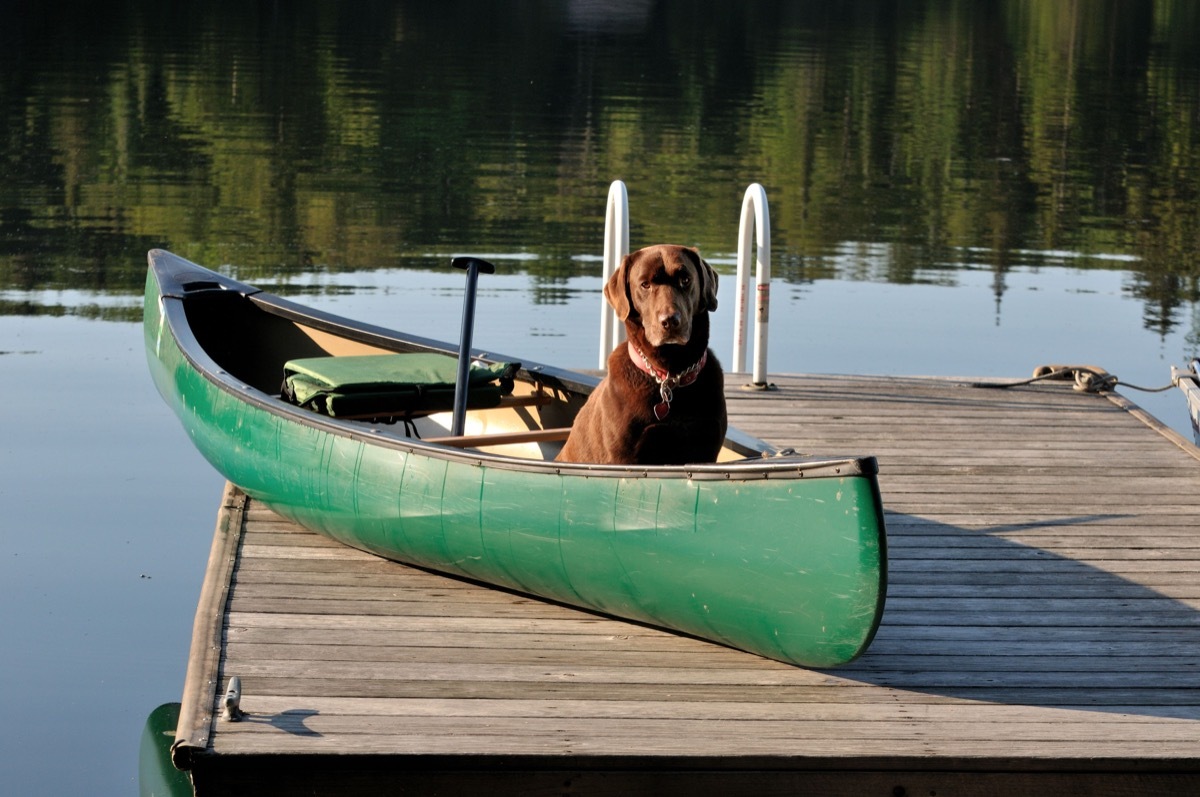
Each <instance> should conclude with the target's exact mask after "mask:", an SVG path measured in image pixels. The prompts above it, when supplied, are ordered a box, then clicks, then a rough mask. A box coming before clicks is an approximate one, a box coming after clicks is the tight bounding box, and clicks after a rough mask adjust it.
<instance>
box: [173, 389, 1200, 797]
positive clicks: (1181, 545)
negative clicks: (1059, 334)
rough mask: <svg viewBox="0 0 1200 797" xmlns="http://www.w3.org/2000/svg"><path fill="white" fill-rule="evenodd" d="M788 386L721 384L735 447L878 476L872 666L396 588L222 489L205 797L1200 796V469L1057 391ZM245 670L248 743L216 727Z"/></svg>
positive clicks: (208, 599) (202, 733) (211, 592)
mask: <svg viewBox="0 0 1200 797" xmlns="http://www.w3.org/2000/svg"><path fill="white" fill-rule="evenodd" d="M774 381H775V384H776V386H777V389H776V390H772V391H766V392H753V391H743V390H741V389H740V381H739V377H738V376H737V375H732V376H730V378H729V383H728V387H729V389H728V391H727V393H728V397H729V409H730V419H731V422H732V423H733V424H734V425H736V426H738V427H740V428H742V429H744V430H745V431H748V432H750V433H751V434H755V435H757V436H759V437H762V438H764V439H768V440H770V441H771V442H773V443H774V444H776V445H778V446H780V447H790V448H794V449H796V450H797V451H801V452H810V453H814V454H818V453H821V454H830V453H852V454H872V455H876V456H877V457H878V458H879V462H880V486H881V490H882V492H883V498H884V505H885V507H886V509H887V511H888V535H889V549H890V550H889V593H888V605H887V610H886V612H885V615H884V618H883V624H882V626H881V628H880V631H879V634H878V636H877V637H876V639H875V642H874V643H873V645H872V647H871V649H870V650H869V651H868V652H867V654H866V655H865V656H863V657H862V658H861V659H859V660H858V661H856V662H854V663H852V664H850V665H848V666H845V667H842V668H838V669H836V670H828V671H818V670H805V669H801V668H797V667H790V666H787V665H784V664H780V663H778V662H774V661H769V660H766V659H761V658H758V657H755V656H752V655H749V654H745V653H742V652H739V651H735V650H731V649H728V648H723V647H721V646H719V645H714V644H712V643H708V642H704V641H701V640H697V639H692V638H689V637H685V636H681V635H678V634H672V633H669V632H665V631H661V630H658V629H654V628H650V627H647V626H643V625H637V624H632V623H628V622H623V621H619V620H614V619H610V618H607V617H603V616H600V615H596V614H591V613H588V612H584V611H580V610H578V609H573V608H569V607H564V606H560V605H556V604H553V603H549V602H545V601H539V600H535V599H532V598H529V597H526V596H522V595H518V594H515V593H511V592H507V591H504V590H498V589H493V588H487V587H482V586H479V585H476V584H472V583H469V582H466V581H462V580H457V579H453V578H447V577H444V576H440V575H436V574H432V573H428V572H425V571H421V570H417V569H414V568H410V567H405V566H402V565H398V564H395V563H391V562H386V561H383V560H380V559H378V558H376V557H373V556H371V555H369V554H365V553H362V552H359V551H355V550H351V549H349V548H345V547H343V546H341V545H338V544H336V543H333V542H330V541H328V540H326V539H324V538H322V537H319V536H317V535H315V534H311V533H309V532H306V531H304V530H302V529H299V528H297V527H295V526H293V525H292V524H290V523H288V522H286V521H283V520H282V519H280V518H278V517H277V516H275V515H273V514H272V513H270V512H268V511H266V510H265V509H262V508H261V507H258V506H256V505H255V504H254V503H253V502H247V501H245V499H244V497H239V496H238V495H237V494H236V493H231V494H230V495H229V496H228V500H227V506H226V508H225V510H224V511H223V513H222V516H221V517H222V520H221V521H220V523H219V527H218V533H217V538H218V539H217V541H216V542H215V544H214V554H213V560H212V565H211V566H210V576H211V579H210V581H211V583H206V588H205V590H206V591H205V597H204V599H203V600H202V602H201V607H200V612H201V614H200V615H198V617H197V625H196V639H197V640H198V642H197V644H198V645H199V646H200V647H204V646H208V649H205V650H198V651H197V652H196V653H195V654H194V657H193V661H194V664H195V665H196V666H197V667H198V668H200V669H199V670H198V671H197V672H196V673H195V674H193V673H191V671H189V682H188V685H187V690H188V694H189V695H191V698H192V699H193V701H195V703H196V705H195V706H194V707H193V709H192V710H191V711H190V713H188V714H187V717H188V719H187V721H188V722H189V723H190V725H188V726H187V727H185V725H184V723H183V722H182V721H181V728H180V735H181V738H185V739H187V740H190V742H189V745H190V746H186V747H187V749H186V755H183V756H181V757H182V758H185V759H186V761H187V763H188V764H189V765H190V766H192V768H193V776H194V780H195V783H196V786H197V793H199V794H203V793H221V794H230V793H254V794H271V793H293V792H294V790H295V789H296V788H297V787H298V786H299V785H303V787H304V789H305V793H331V794H351V793H359V792H363V793H378V789H379V788H380V786H379V784H380V783H384V784H386V786H387V787H388V788H390V789H398V788H401V787H403V788H406V789H409V790H412V791H422V790H426V791H436V790H442V791H448V792H455V793H461V792H471V791H483V790H487V791H489V792H501V793H523V794H543V793H544V794H575V793H600V794H643V793H644V794H651V793H653V794H663V793H685V792H686V793H689V794H690V793H695V792H697V791H704V792H710V791H713V790H719V791H721V792H722V793H745V794H750V793H753V794H786V793H797V792H807V793H820V794H834V795H838V794H846V795H850V794H870V793H875V794H889V795H890V794H932V793H937V794H939V795H946V794H1006V795H1007V794H1013V793H1027V792H1030V791H1034V790H1038V791H1041V792H1044V793H1088V794H1097V795H1106V794H1112V795H1117V794H1120V795H1130V794H1138V795H1142V794H1164V795H1166V794H1171V795H1176V794H1178V795H1183V794H1195V793H1200V536H1197V535H1196V522H1195V520H1194V509H1193V504H1192V503H1191V500H1190V499H1191V497H1192V496H1196V495H1200V452H1198V451H1197V450H1196V449H1195V447H1194V446H1192V445H1191V444H1190V442H1188V441H1186V440H1183V439H1182V438H1180V437H1179V436H1178V435H1173V434H1172V433H1169V432H1167V431H1165V430H1163V429H1161V428H1160V427H1161V425H1159V424H1156V423H1155V422H1154V421H1153V419H1147V418H1145V417H1143V416H1144V413H1141V412H1140V411H1139V410H1137V408H1136V407H1134V406H1132V405H1131V404H1130V403H1129V402H1128V401H1126V400H1124V399H1122V398H1120V397H1105V396H1097V395H1088V394H1082V393H1078V392H1075V391H1073V390H1071V389H1070V387H1069V386H1066V385H1062V384H1040V385H1036V386H1026V387H1020V388H1014V389H1011V390H1000V389H990V388H980V387H974V386H972V381H973V380H947V379H934V378H895V377H854V376H845V377H836V376H812V377H809V376H796V377H775V378H774ZM748 522H752V519H748ZM731 533H736V530H731ZM222 579H224V580H225V583H224V584H223V585H222V583H221V580H222ZM206 612H207V613H209V614H208V615H205V613H206ZM213 612H215V613H216V614H215V615H214V614H212V613H213ZM214 645H215V646H216V649H215V650H214V649H213V646H214ZM201 670H203V671H201ZM231 675H237V676H239V678H240V679H241V681H242V686H243V694H244V698H243V708H244V709H245V710H246V711H247V712H248V716H247V717H246V718H245V720H244V721H242V722H237V723H231V722H225V721H221V720H214V719H213V716H214V712H216V711H217V709H218V699H219V692H220V690H219V689H218V684H220V685H223V684H224V683H225V681H226V679H227V678H228V677H229V676H231ZM185 708H186V707H185ZM185 713H187V712H186V711H185Z"/></svg>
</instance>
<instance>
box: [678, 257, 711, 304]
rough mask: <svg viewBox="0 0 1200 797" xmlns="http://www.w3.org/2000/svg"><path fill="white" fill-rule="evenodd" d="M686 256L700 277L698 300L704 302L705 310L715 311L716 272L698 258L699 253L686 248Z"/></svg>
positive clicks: (702, 259)
mask: <svg viewBox="0 0 1200 797" xmlns="http://www.w3.org/2000/svg"><path fill="white" fill-rule="evenodd" d="M684 251H686V252H687V253H688V255H689V256H690V257H691V258H692V260H693V262H694V263H695V266H696V273H697V274H698V275H700V298H701V299H702V300H703V302H704V309H705V310H716V309H717V272H716V270H714V269H713V267H712V266H710V265H709V264H708V263H707V262H706V261H705V260H704V258H702V257H700V251H699V250H698V249H693V248H691V247H688V248H687V249H685V250H684Z"/></svg>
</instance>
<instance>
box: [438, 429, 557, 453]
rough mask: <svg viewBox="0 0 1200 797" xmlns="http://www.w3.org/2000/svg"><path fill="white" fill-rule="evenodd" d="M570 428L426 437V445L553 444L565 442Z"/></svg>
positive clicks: (470, 446) (468, 446)
mask: <svg viewBox="0 0 1200 797" xmlns="http://www.w3.org/2000/svg"><path fill="white" fill-rule="evenodd" d="M570 434H571V427H569V426H563V427H559V428H552V429H530V430H529V431H526V432H498V433H496V434H463V435H449V436H446V437H427V438H425V442H426V443H438V444H439V445H443V446H455V447H456V448H479V447H481V446H506V445H511V444H513V443H554V442H557V441H559V440H566V439H567V436H568V435H570Z"/></svg>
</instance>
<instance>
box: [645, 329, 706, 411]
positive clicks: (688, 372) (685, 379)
mask: <svg viewBox="0 0 1200 797" xmlns="http://www.w3.org/2000/svg"><path fill="white" fill-rule="evenodd" d="M628 343H629V359H631V360H633V364H634V365H636V366H637V367H638V369H639V370H640V371H641V372H642V373H644V374H646V375H647V376H649V377H650V378H651V379H653V380H654V381H655V382H657V383H658V394H659V396H661V397H662V401H660V402H659V403H657V404H655V405H654V417H655V418H657V419H658V420H660V421H661V420H662V419H663V418H666V417H667V415H668V414H669V413H670V412H671V400H672V399H674V398H675V393H674V389H675V388H677V387H687V386H688V385H690V384H692V383H693V382H695V381H696V380H697V379H699V378H700V372H701V371H702V370H704V364H705V363H707V362H708V350H707V349H706V350H705V351H704V353H703V354H701V355H700V359H699V360H697V361H696V362H694V363H692V364H691V365H689V366H688V367H687V368H684V369H683V370H682V371H680V372H679V373H677V374H672V373H671V372H670V371H664V370H663V369H661V368H655V367H654V366H653V365H651V363H650V358H649V357H647V356H646V354H645V352H643V351H642V350H641V349H639V348H638V347H637V345H636V344H634V342H633V341H632V340H631V341H629V342H628ZM635 354H636V355H637V356H636V357H635V356H634V355H635Z"/></svg>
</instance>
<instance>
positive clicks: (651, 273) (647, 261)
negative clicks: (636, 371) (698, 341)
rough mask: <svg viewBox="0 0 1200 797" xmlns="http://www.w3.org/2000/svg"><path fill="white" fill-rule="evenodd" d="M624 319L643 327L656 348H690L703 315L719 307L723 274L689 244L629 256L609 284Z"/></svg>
mask: <svg viewBox="0 0 1200 797" xmlns="http://www.w3.org/2000/svg"><path fill="white" fill-rule="evenodd" d="M604 297H605V298H606V299H608V303H609V304H611V305H612V306H613V308H614V309H615V310H616V311H617V317H618V318H620V319H621V320H623V321H633V322H635V323H637V324H639V325H640V326H641V327H642V329H643V331H644V332H645V335H646V341H647V342H648V343H649V344H650V345H651V346H655V347H657V346H663V345H666V344H684V343H687V342H688V340H689V339H690V338H691V336H692V321H693V319H694V318H695V317H696V316H697V315H698V314H699V313H706V312H708V311H709V310H716V309H717V272H715V271H713V269H712V266H710V265H708V263H706V262H704V260H702V259H701V257H700V253H699V252H697V251H696V250H695V249H691V248H688V247H685V246H666V245H662V246H648V247H646V248H645V249H639V250H638V251H636V252H631V253H630V254H628V255H626V256H625V259H624V260H623V261H622V262H621V267H620V268H618V269H617V270H616V272H615V273H613V275H612V277H610V278H609V280H608V283H607V284H606V285H605V286H604Z"/></svg>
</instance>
